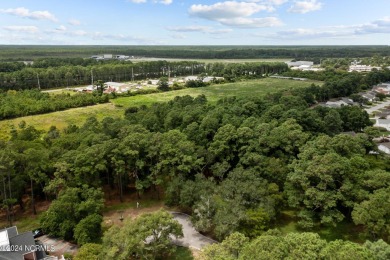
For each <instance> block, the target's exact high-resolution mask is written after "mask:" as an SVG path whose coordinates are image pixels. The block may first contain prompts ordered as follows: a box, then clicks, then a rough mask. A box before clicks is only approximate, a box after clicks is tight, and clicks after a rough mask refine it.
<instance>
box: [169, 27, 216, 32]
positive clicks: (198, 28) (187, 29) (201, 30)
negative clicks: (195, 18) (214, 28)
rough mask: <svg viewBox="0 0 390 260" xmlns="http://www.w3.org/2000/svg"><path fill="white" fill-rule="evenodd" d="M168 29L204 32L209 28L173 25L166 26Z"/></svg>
mask: <svg viewBox="0 0 390 260" xmlns="http://www.w3.org/2000/svg"><path fill="white" fill-rule="evenodd" d="M167 30H168V31H172V32H205V31H208V30H210V27H208V26H175V27H167Z"/></svg>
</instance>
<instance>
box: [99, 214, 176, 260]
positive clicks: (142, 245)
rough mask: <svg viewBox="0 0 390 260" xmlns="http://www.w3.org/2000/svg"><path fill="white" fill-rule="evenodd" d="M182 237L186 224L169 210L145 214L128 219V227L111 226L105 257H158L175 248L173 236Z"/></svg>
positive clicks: (104, 239)
mask: <svg viewBox="0 0 390 260" xmlns="http://www.w3.org/2000/svg"><path fill="white" fill-rule="evenodd" d="M171 236H174V237H182V236H183V231H182V227H181V225H180V224H179V222H177V221H176V220H174V219H173V216H172V215H171V214H170V213H168V212H166V211H158V212H155V213H149V214H144V215H142V216H140V217H138V218H137V219H136V220H135V221H134V220H131V219H129V220H126V222H125V224H124V226H123V227H122V228H119V227H117V226H113V227H111V228H110V229H109V230H108V231H107V232H106V233H105V234H104V236H103V251H102V254H101V256H102V258H104V259H118V260H120V259H123V260H125V259H132V258H141V259H156V258H158V257H164V256H165V257H167V256H169V255H171V254H172V253H173V252H174V251H175V246H174V245H172V243H171V239H170V237H171Z"/></svg>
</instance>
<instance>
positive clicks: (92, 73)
mask: <svg viewBox="0 0 390 260" xmlns="http://www.w3.org/2000/svg"><path fill="white" fill-rule="evenodd" d="M91 81H92V87H93V70H92V69H91Z"/></svg>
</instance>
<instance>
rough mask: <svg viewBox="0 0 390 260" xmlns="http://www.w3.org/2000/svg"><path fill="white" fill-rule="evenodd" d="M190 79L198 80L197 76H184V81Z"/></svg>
mask: <svg viewBox="0 0 390 260" xmlns="http://www.w3.org/2000/svg"><path fill="white" fill-rule="evenodd" d="M190 80H198V76H187V77H185V78H184V81H185V82H187V81H190Z"/></svg>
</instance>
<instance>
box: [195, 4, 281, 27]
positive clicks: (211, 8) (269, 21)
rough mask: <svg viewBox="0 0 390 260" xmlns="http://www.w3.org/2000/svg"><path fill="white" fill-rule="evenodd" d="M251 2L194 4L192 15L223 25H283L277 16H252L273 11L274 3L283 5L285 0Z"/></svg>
mask: <svg viewBox="0 0 390 260" xmlns="http://www.w3.org/2000/svg"><path fill="white" fill-rule="evenodd" d="M247 1H250V2H237V1H226V2H218V3H215V4H213V5H202V4H198V5H192V6H191V7H190V9H189V13H190V15H192V16H196V17H200V18H204V19H207V20H211V21H217V22H219V23H220V24H222V25H226V26H232V27H241V28H263V27H274V26H280V25H282V22H281V21H280V20H279V19H278V18H276V17H262V18H259V17H252V15H254V14H257V13H259V12H262V11H267V12H272V11H274V10H275V8H274V5H281V4H283V3H285V2H286V1H285V0H247Z"/></svg>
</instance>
